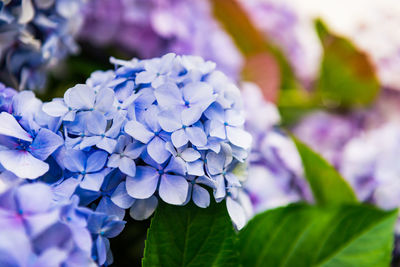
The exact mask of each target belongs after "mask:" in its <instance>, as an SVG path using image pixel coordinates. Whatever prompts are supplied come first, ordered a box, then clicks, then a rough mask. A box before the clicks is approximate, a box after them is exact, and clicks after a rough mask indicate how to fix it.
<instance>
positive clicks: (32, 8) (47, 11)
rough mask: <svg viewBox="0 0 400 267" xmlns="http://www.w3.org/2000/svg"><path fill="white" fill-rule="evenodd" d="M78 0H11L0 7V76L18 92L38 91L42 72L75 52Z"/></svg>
mask: <svg viewBox="0 0 400 267" xmlns="http://www.w3.org/2000/svg"><path fill="white" fill-rule="evenodd" d="M82 7H83V1H82V0H53V1H47V0H11V1H2V3H1V4H0V29H1V30H0V31H1V34H0V35H1V37H0V38H1V40H2V41H1V42H0V77H1V78H2V79H3V80H6V81H8V83H10V84H12V85H13V86H15V87H18V88H19V89H40V88H42V87H43V86H44V84H45V80H46V76H45V71H46V70H48V68H49V67H51V66H54V65H55V64H56V63H57V62H59V60H61V59H63V58H65V57H66V56H67V55H68V54H70V53H74V52H77V50H78V47H77V44H76V43H75V41H74V35H75V34H76V33H77V32H78V30H79V28H80V25H81V24H82V16H81V9H82Z"/></svg>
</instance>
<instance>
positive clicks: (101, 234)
mask: <svg viewBox="0 0 400 267" xmlns="http://www.w3.org/2000/svg"><path fill="white" fill-rule="evenodd" d="M124 227H125V221H121V220H119V219H118V218H117V217H114V216H108V215H106V214H104V213H97V212H93V213H92V214H90V216H89V219H88V229H89V231H90V233H91V234H92V238H93V242H94V246H93V257H94V258H95V260H96V261H97V263H98V264H100V265H103V264H105V263H107V264H111V263H112V261H113V259H112V255H111V254H110V242H109V240H108V239H109V238H113V237H115V236H117V235H119V234H120V233H121V231H122V230H123V229H124Z"/></svg>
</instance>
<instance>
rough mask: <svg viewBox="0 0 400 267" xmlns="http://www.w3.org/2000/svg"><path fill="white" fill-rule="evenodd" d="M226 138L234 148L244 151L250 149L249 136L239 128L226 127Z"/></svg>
mask: <svg viewBox="0 0 400 267" xmlns="http://www.w3.org/2000/svg"><path fill="white" fill-rule="evenodd" d="M226 136H227V137H228V140H229V141H230V142H232V144H234V145H235V146H238V147H242V148H245V149H247V148H250V146H251V142H252V137H251V135H250V134H249V133H248V132H246V131H245V130H243V129H241V128H237V127H231V126H227V127H226Z"/></svg>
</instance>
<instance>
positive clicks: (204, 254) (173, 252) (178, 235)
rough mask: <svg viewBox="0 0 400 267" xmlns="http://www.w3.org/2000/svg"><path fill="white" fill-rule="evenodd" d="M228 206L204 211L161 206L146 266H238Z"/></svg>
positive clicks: (149, 238) (148, 245)
mask: <svg viewBox="0 0 400 267" xmlns="http://www.w3.org/2000/svg"><path fill="white" fill-rule="evenodd" d="M235 241H236V235H235V232H234V230H233V226H232V222H231V220H230V218H229V216H228V213H227V210H226V206H225V203H219V204H215V203H212V204H211V205H210V207H208V208H206V209H201V208H198V207H196V206H195V205H193V204H192V203H190V204H188V205H186V206H183V207H180V206H171V205H167V204H161V205H160V206H159V207H158V208H157V211H156V214H155V216H154V218H153V219H152V222H151V225H150V229H149V231H148V235H147V240H146V248H145V252H144V258H143V266H144V267H146V266H199V267H200V266H238V259H237V256H238V255H237V252H236V248H235Z"/></svg>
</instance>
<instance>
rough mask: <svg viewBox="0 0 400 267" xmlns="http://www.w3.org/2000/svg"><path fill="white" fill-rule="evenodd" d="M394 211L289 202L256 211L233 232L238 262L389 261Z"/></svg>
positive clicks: (344, 263) (346, 263)
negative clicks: (286, 205)
mask: <svg viewBox="0 0 400 267" xmlns="http://www.w3.org/2000/svg"><path fill="white" fill-rule="evenodd" d="M396 219H397V211H391V212H384V211H380V210H378V209H376V208H373V207H370V206H363V205H359V206H341V207H338V206H336V207H333V206H331V207H329V208H327V207H325V208H322V207H318V206H314V207H313V206H307V205H293V206H288V207H285V208H279V209H276V210H272V211H267V212H264V213H262V214H260V215H257V216H256V217H255V218H253V220H251V221H250V222H249V223H248V224H247V226H245V228H244V229H243V230H242V231H240V232H239V244H238V247H239V250H240V252H241V257H240V260H241V263H242V265H243V266H246V267H251V266H281V267H283V266H296V267H302V266H305V267H308V266H329V267H336V266H337V267H342V266H354V267H356V266H363V267H369V266H371V267H375V266H389V264H390V260H391V252H392V246H393V238H394V233H393V228H394V223H395V221H396Z"/></svg>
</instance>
